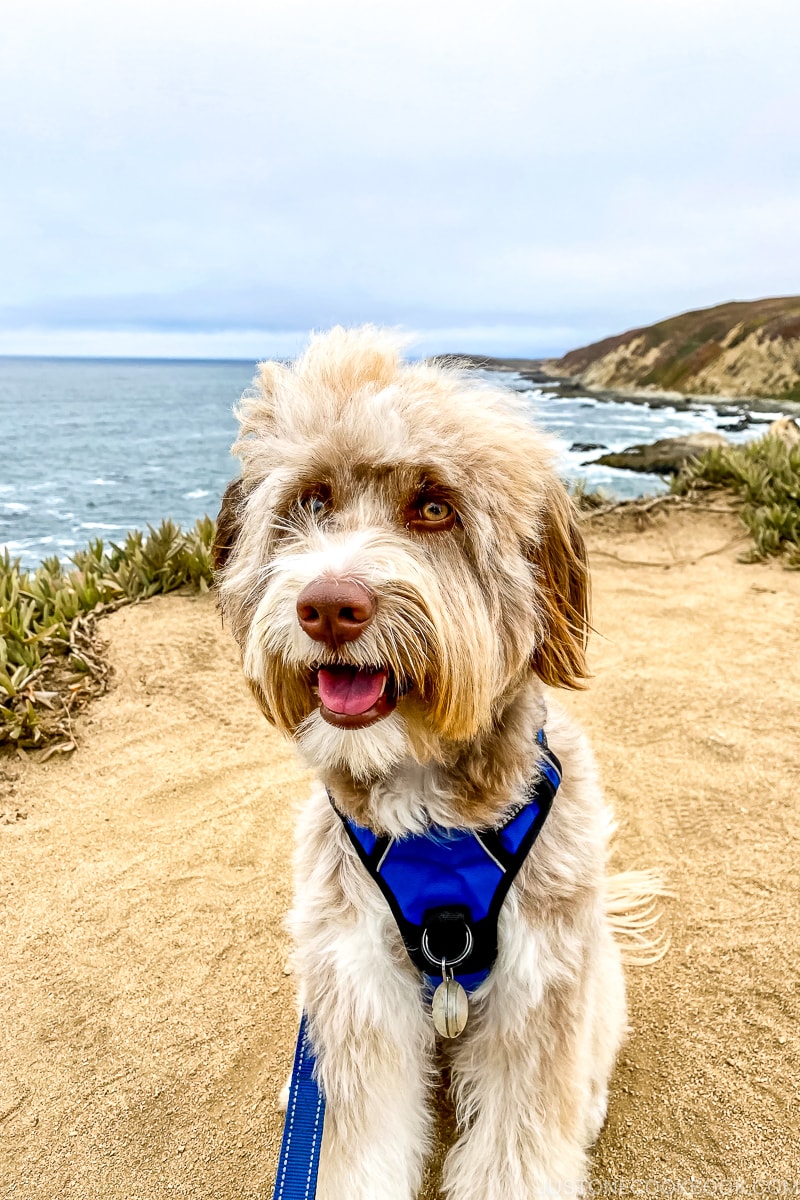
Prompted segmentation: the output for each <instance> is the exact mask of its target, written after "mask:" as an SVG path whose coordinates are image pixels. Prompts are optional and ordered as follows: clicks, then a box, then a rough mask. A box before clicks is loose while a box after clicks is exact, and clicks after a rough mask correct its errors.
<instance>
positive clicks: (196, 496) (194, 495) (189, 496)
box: [183, 488, 211, 500]
mask: <svg viewBox="0 0 800 1200" xmlns="http://www.w3.org/2000/svg"><path fill="white" fill-rule="evenodd" d="M210 495H211V492H208V491H206V489H205V488H197V490H196V491H194V492H184V493H183V496H184V499H185V500H202V499H203V496H210Z"/></svg>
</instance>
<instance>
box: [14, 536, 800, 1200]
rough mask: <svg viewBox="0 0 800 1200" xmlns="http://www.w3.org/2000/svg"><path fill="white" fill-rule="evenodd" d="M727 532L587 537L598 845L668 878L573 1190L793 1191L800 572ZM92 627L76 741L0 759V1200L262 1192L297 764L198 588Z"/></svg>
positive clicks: (300, 788) (797, 1184)
mask: <svg viewBox="0 0 800 1200" xmlns="http://www.w3.org/2000/svg"><path fill="white" fill-rule="evenodd" d="M739 535H740V530H739V527H738V526H737V525H736V523H735V520H734V519H733V518H732V517H719V516H709V515H708V514H700V515H697V514H688V513H683V512H673V513H670V514H662V515H661V516H659V517H658V519H657V520H656V521H655V522H654V523H653V524H652V525H651V526H650V527H649V528H648V529H646V530H645V531H644V532H640V531H639V530H638V529H637V528H636V526H635V523H634V522H633V521H632V520H630V519H628V518H624V517H623V518H619V517H618V516H616V515H613V514H612V515H610V516H608V517H603V518H600V519H599V520H596V521H594V522H592V523H591V525H590V528H589V537H590V544H591V549H592V562H593V571H594V587H595V617H594V623H595V626H596V629H597V633H596V635H595V636H594V638H593V652H592V662H593V667H594V671H595V677H594V680H593V682H592V685H591V688H590V690H589V691H587V692H586V693H585V694H582V695H570V696H568V697H566V702H567V703H568V705H569V707H570V709H571V710H572V711H573V712H574V713H575V714H576V715H577V716H578V717H579V719H580V720H581V721H582V722H583V723H584V725H585V727H586V728H587V729H588V731H589V733H590V734H591V737H592V739H593V742H594V745H595V748H596V752H597V755H598V758H599V762H600V765H601V770H602V775H603V778H604V781H605V785H606V789H607V791H608V794H609V796H610V798H611V800H612V801H613V804H614V806H615V809H616V812H617V814H618V817H619V819H620V823H621V828H620V833H619V842H618V861H619V863H620V865H624V866H648V867H658V868H660V869H662V870H663V871H664V872H665V874H666V875H667V876H668V878H669V880H670V883H671V885H672V887H673V888H674V890H675V892H676V899H674V900H669V901H666V902H665V905H664V922H665V925H666V927H667V928H668V930H669V932H670V935H671V938H672V948H671V950H670V953H669V954H668V956H667V957H666V958H665V959H664V960H663V961H662V962H661V963H660V964H658V965H657V966H654V967H649V968H630V970H629V993H630V1004H631V1023H632V1032H631V1036H630V1040H629V1042H628V1044H627V1046H626V1048H625V1050H624V1052H623V1055H622V1057H621V1060H620V1062H619V1066H618V1069H617V1072H616V1074H615V1077H614V1082H613V1089H612V1097H611V1106H610V1114H609V1119H608V1123H607V1125H606V1128H605V1130H604V1132H603V1134H602V1136H601V1139H600V1142H599V1143H598V1146H597V1148H596V1151H595V1155H594V1187H595V1190H596V1192H597V1193H599V1194H644V1191H643V1185H644V1184H645V1183H646V1184H647V1188H648V1194H650V1195H674V1194H679V1193H681V1192H682V1193H683V1194H686V1195H708V1194H731V1192H732V1191H734V1190H739V1191H741V1192H743V1193H744V1194H749V1193H751V1192H752V1193H753V1194H758V1195H763V1194H770V1195H775V1194H785V1190H782V1185H781V1184H780V1182H778V1181H781V1180H785V1181H793V1183H792V1184H791V1190H792V1191H793V1192H794V1194H796V1192H797V1190H798V1188H800V1074H799V1073H798V1067H799V1066H800V1063H799V1062H798V1057H799V1055H798V1036H797V1029H798V985H797V975H798V946H799V944H800V927H799V923H798V872H797V861H798V851H799V850H800V820H799V818H798V813H799V811H800V803H799V802H798V793H799V792H800V756H798V741H799V739H798V723H799V720H798V712H800V670H798V662H797V659H798V654H797V648H798V636H797V631H798V628H800V573H791V572H787V571H783V570H781V569H780V567H779V566H777V565H775V564H771V565H768V566H763V565H756V566H745V565H740V564H738V563H737V562H736V554H737V552H739V551H740V550H741V549H743V548H744V546H745V545H746V542H741V541H739V542H737V543H736V544H734V545H731V544H730V543H731V541H732V539H735V538H737V536H739ZM105 631H106V634H107V636H108V638H109V656H110V659H111V662H112V664H113V668H114V678H113V684H112V687H111V690H110V691H109V693H108V694H107V695H106V696H105V697H103V698H102V699H101V700H99V701H97V702H96V703H95V704H94V706H93V707H92V708H91V709H90V710H89V711H88V713H87V715H86V716H84V717H83V718H81V720H80V722H79V724H78V730H77V732H78V737H79V741H80V749H79V751H78V752H77V753H76V754H73V755H72V756H71V757H69V758H63V759H62V758H52V759H50V760H49V761H48V762H47V763H45V764H36V763H34V762H31V761H29V762H26V763H21V762H19V761H18V760H16V759H14V758H9V757H6V758H0V822H1V823H0V848H1V849H2V856H1V858H0V895H2V896H3V897H4V899H5V904H4V905H3V914H2V947H3V949H2V973H1V974H0V1003H1V1005H2V1008H1V1009H0V1011H2V1018H3V1019H2V1028H1V1030H0V1038H1V1039H2V1058H1V1060H0V1061H1V1063H2V1068H1V1069H0V1132H1V1134H2V1136H1V1137H0V1196H2V1197H15V1198H24V1200H29V1198H30V1200H33V1198H34V1197H42V1198H44V1200H77V1198H80V1200H84V1198H94V1197H98V1198H101V1200H156V1198H161V1197H171V1196H187V1197H209V1198H210V1197H214V1198H215V1200H229V1198H232V1197H253V1198H254V1197H269V1196H271V1194H272V1179H273V1174H274V1170H275V1163H276V1156H277V1151H278V1146H279V1140H280V1133H281V1126H282V1118H281V1116H280V1114H279V1113H278V1111H277V1108H276V1097H277V1093H278V1090H279V1088H280V1086H281V1084H282V1082H283V1080H284V1078H285V1075H286V1072H287V1068H288V1065H289V1062H290V1059H291V1054H292V1049H293V1042H294V1036H295V1011H294V1000H293V981H292V978H291V975H290V974H288V973H287V969H286V960H287V944H286V938H285V935H284V932H283V924H282V922H283V917H284V914H285V912H286V909H287V906H288V903H289V897H290V867H289V860H290V845H291V827H292V811H293V804H294V802H295V801H296V800H297V798H299V797H301V796H302V795H303V794H304V792H305V790H306V788H307V786H308V776H307V775H306V774H305V773H304V772H303V771H302V770H301V769H300V768H299V767H298V765H297V763H296V760H295V758H294V755H293V752H292V750H291V747H289V746H287V745H286V744H284V743H283V742H282V741H281V740H280V739H279V738H278V737H277V736H276V735H275V734H274V733H273V732H272V731H271V730H270V729H269V728H268V726H267V725H266V723H265V722H264V721H263V719H262V718H261V716H260V715H259V713H258V712H257V711H256V709H255V707H254V704H253V703H252V701H251V700H250V697H249V695H248V693H247V691H246V689H245V687H244V685H243V683H242V680H241V675H240V670H239V666H238V660H237V654H236V651H235V648H234V647H233V645H232V644H231V642H230V640H229V636H228V634H227V632H226V631H224V630H222V629H221V627H220V622H219V619H218V617H217V615H216V613H215V610H214V605H213V601H212V600H211V598H210V597H207V596H206V597H193V596H185V595H179V596H175V595H173V596H170V597H166V598H158V599H154V600H152V601H149V602H148V603H146V604H142V605H139V606H136V607H133V608H128V609H123V610H121V611H120V612H118V613H116V614H115V615H114V616H112V617H110V618H108V620H107V622H106V624H105ZM693 1178H694V1183H693V1182H692V1179H693ZM637 1181H638V1183H637ZM639 1184H641V1185H642V1186H639ZM787 1186H789V1185H788V1182H787ZM767 1188H768V1189H769V1190H767ZM426 1195H427V1196H432V1195H433V1192H432V1191H431V1190H429V1191H428V1192H427V1193H426Z"/></svg>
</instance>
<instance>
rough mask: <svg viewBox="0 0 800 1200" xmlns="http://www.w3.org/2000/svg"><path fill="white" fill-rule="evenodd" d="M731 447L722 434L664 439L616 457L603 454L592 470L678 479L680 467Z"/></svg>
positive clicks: (699, 434) (613, 454) (689, 435)
mask: <svg viewBox="0 0 800 1200" xmlns="http://www.w3.org/2000/svg"><path fill="white" fill-rule="evenodd" d="M728 445H730V443H729V442H728V439H727V438H724V437H723V436H722V434H721V433H690V434H688V435H687V436H686V437H676V438H662V439H661V440H660V441H658V442H652V443H650V444H647V445H641V446H628V447H627V448H626V449H625V450H619V451H618V452H616V453H613V452H612V453H611V454H601V455H600V457H599V458H596V459H594V461H593V464H592V465H593V466H603V467H620V468H622V469H623V470H625V471H644V472H648V473H650V474H653V475H677V473H678V471H680V469H681V467H683V466H684V465H685V464H686V463H687V462H689V461H690V460H691V459H693V458H699V457H700V455H701V454H703V453H705V451H706V450H712V449H714V448H715V447H716V446H728Z"/></svg>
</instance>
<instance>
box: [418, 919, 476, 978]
mask: <svg viewBox="0 0 800 1200" xmlns="http://www.w3.org/2000/svg"><path fill="white" fill-rule="evenodd" d="M464 929H465V930H466V934H467V944H466V946H465V947H464V949H463V950H462V952H461V953H460V954H459V956H458V958H447V959H442V958H436V957H435V956H434V955H433V954H431V950H430V945H429V943H428V930H427V929H423V931H422V942H421V944H420V948H421V950H422V953H423V954H424V955H425V957H426V958H427V960H428V962H429V963H431V964H432V965H433V966H434V967H441V965H442V963H443V962H444V963H445V965H446V966H447V967H457V966H458V965H459V963H462V962H464V960H465V959H467V958H469V956H470V954H472V947H473V946H474V944H475V942H474V939H473V937H472V930H471V929H470V927H469V925H467V924H466V922H465V923H464Z"/></svg>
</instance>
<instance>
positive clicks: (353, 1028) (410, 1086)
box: [305, 930, 433, 1200]
mask: <svg viewBox="0 0 800 1200" xmlns="http://www.w3.org/2000/svg"><path fill="white" fill-rule="evenodd" d="M353 935H354V931H352V930H351V931H350V939H348V941H351V944H352V938H353ZM362 952H363V947H362ZM305 994H306V1005H307V1011H308V1013H309V1017H310V1021H311V1030H312V1041H313V1042H314V1045H315V1048H316V1051H317V1062H318V1071H319V1079H320V1084H321V1087H322V1090H323V1092H324V1094H325V1097H326V1101H327V1108H326V1115H325V1132H324V1137H323V1143H322V1155H321V1159H320V1175H319V1189H318V1200H413V1198H414V1197H416V1195H417V1193H418V1191H419V1186H420V1181H421V1178H422V1169H423V1165H424V1161H425V1157H426V1155H427V1151H428V1147H429V1142H430V1116H429V1112H428V1105H427V1094H428V1087H429V1072H430V1067H429V1066H428V1065H427V1064H429V1063H430V1061H431V1052H432V1043H433V1038H432V1036H431V1034H430V1029H429V1026H430V1019H429V1018H426V1017H425V1014H424V1010H423V1006H422V1003H421V999H420V996H419V989H418V987H417V986H415V983H414V982H413V981H410V980H409V979H408V978H404V977H402V976H401V977H400V978H398V968H397V963H396V962H393V961H392V960H391V959H390V958H389V955H388V954H382V955H380V956H379V957H378V958H377V959H373V960H372V961H371V962H370V961H369V959H367V958H364V957H363V954H362V956H361V957H360V960H359V957H354V956H352V955H348V954H347V952H346V950H345V954H344V956H343V957H342V959H341V960H340V961H339V962H336V963H331V964H329V969H328V971H327V972H325V973H323V975H322V976H321V977H320V978H319V979H318V981H317V986H314V985H312V986H310V987H309V986H306V989H305Z"/></svg>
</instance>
